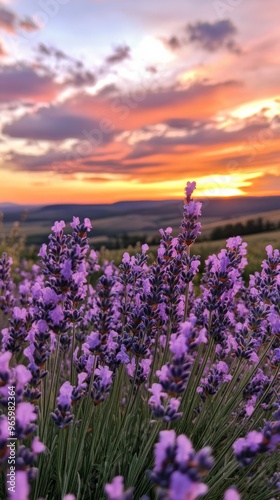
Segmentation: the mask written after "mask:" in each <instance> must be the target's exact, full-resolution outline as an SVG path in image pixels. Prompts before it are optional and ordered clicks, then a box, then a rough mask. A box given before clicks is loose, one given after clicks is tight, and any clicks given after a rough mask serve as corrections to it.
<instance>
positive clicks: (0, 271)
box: [0, 252, 15, 314]
mask: <svg viewBox="0 0 280 500" xmlns="http://www.w3.org/2000/svg"><path fill="white" fill-rule="evenodd" d="M12 263H13V259H12V258H11V257H8V256H7V254H6V253H5V252H4V253H3V254H2V257H1V258H0V310H1V311H4V313H5V314H8V313H9V312H10V310H11V308H12V307H13V305H14V302H15V299H14V295H13V290H14V283H13V280H12V279H11V266H12Z"/></svg>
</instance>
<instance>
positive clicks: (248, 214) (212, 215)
mask: <svg viewBox="0 0 280 500" xmlns="http://www.w3.org/2000/svg"><path fill="white" fill-rule="evenodd" d="M201 201H202V204H203V208H202V213H203V217H202V223H203V229H204V230H203V235H204V237H205V236H209V235H210V234H211V231H212V230H213V229H214V228H215V227H217V226H218V225H222V226H224V225H225V224H227V223H228V222H229V221H230V222H232V223H236V222H238V221H241V220H242V221H243V222H245V221H246V220H248V219H250V218H257V217H261V216H263V218H264V219H267V220H271V219H273V220H274V221H276V220H277V219H278V216H279V214H280V197H278V196H270V197H262V198H257V197H248V198H247V197H246V198H225V199H222V198H209V199H207V200H201ZM0 211H2V212H3V214H4V230H5V231H8V230H9V229H10V227H11V224H12V223H13V222H15V221H20V220H22V215H23V214H24V220H23V222H21V223H20V225H21V228H22V232H23V234H25V235H26V236H27V241H28V242H29V243H35V244H40V243H42V242H43V241H46V240H47V236H48V234H49V233H50V228H51V226H52V224H53V222H54V221H56V220H61V219H63V220H65V221H66V222H68V223H69V222H70V221H71V220H72V218H73V216H74V215H75V216H77V217H80V218H81V219H83V218H84V217H89V218H90V219H91V220H92V224H93V231H92V233H91V235H92V238H95V239H96V241H97V240H98V241H99V242H102V241H104V242H107V241H108V239H110V238H113V239H114V238H115V239H116V238H119V236H121V237H122V238H124V237H125V241H127V237H130V238H137V237H141V238H142V237H144V236H145V237H147V238H148V239H151V238H153V237H154V236H156V235H158V230H159V229H160V228H161V227H167V226H171V227H173V228H174V232H176V231H178V228H179V226H180V222H181V219H182V211H183V200H166V201H164V200H163V201H145V200H143V201H122V202H118V203H113V204H96V205H89V204H87V205H81V204H61V205H60V204H56V205H46V206H29V207H24V206H16V205H9V204H2V205H1V204H0ZM279 218H280V217H279ZM278 220H279V219H278ZM128 239H129V238H128Z"/></svg>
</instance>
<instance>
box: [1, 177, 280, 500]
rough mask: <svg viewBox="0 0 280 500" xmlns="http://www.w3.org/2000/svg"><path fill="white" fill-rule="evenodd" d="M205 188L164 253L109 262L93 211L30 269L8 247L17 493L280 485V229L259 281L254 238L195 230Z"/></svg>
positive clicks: (123, 495) (162, 498)
mask: <svg viewBox="0 0 280 500" xmlns="http://www.w3.org/2000/svg"><path fill="white" fill-rule="evenodd" d="M194 188H195V183H188V185H187V188H186V202H185V205H184V210H183V221H182V226H181V231H180V233H179V235H178V236H177V237H176V238H173V236H172V234H171V231H170V229H167V230H166V231H161V242H160V245H159V248H158V249H157V251H156V250H155V249H153V252H154V259H152V261H153V262H150V263H149V261H148V252H149V251H150V250H149V249H148V246H147V245H143V246H142V247H141V246H140V248H139V252H138V253H137V254H136V255H135V256H132V257H131V256H130V255H129V253H128V252H124V254H123V255H122V257H121V261H120V263H119V265H115V263H113V262H110V260H111V258H112V257H113V253H112V252H111V253H109V257H110V258H109V260H108V261H107V262H104V261H103V262H102V263H100V261H99V260H98V256H97V255H96V254H95V252H92V251H90V247H89V240H88V232H89V231H90V229H91V222H90V220H89V219H85V220H84V221H83V222H80V220H79V219H78V218H77V217H74V218H73V221H72V223H71V234H69V231H67V232H65V231H64V230H65V224H64V222H63V221H60V222H56V223H55V224H54V225H53V227H52V234H51V236H50V238H49V240H48V243H47V244H44V245H43V246H42V247H41V249H40V262H39V265H36V266H33V267H32V268H29V267H26V266H25V265H24V263H22V265H21V267H19V269H18V270H17V271H16V273H17V283H14V282H13V279H12V274H11V264H12V263H11V260H10V259H9V258H8V257H7V255H5V254H3V255H2V257H1V258H0V279H1V295H0V306H1V310H2V324H1V354H0V466H1V469H0V476H1V478H0V479H1V481H0V497H1V498H6V497H8V498H9V500H38V499H39V498H40V499H45V500H47V499H52V500H61V499H63V500H75V499H77V500H90V499H92V498H94V499H96V500H103V499H105V498H106V499H107V500H132V499H134V500H140V499H141V500H195V499H197V498H198V497H199V498H201V496H203V497H204V498H205V500H222V499H223V500H240V499H243V500H248V499H251V498H252V499H254V500H272V498H275V499H277V500H278V499H279V498H280V493H279V487H280V472H279V460H278V459H279V454H278V449H279V444H280V399H279V369H280V310H279V304H280V286H279V285H280V283H279V276H280V252H279V250H277V249H273V246H272V245H271V243H272V239H271V238H273V237H274V236H276V234H275V233H274V232H273V233H272V235H268V234H266V235H264V234H262V235H261V237H262V238H263V244H264V245H265V244H266V243H267V242H269V245H268V246H267V249H266V252H265V254H264V257H265V258H264V261H263V263H262V267H261V268H259V272H257V273H256V274H255V275H254V276H253V277H252V279H251V280H250V283H249V284H248V283H246V282H244V280H243V271H244V268H245V266H246V253H247V248H246V245H245V244H244V243H243V242H242V239H241V238H240V237H238V236H237V237H233V238H229V239H228V240H227V241H226V242H225V241H223V242H216V243H211V245H210V244H208V243H207V244H206V246H205V247H203V246H202V244H201V245H198V244H196V243H195V241H196V238H197V236H198V234H199V231H200V211H201V205H200V203H199V202H195V201H193V200H192V198H191V196H192V193H193V190H194ZM245 239H246V238H245ZM248 239H249V250H250V252H251V251H253V250H255V247H257V245H256V241H257V239H256V237H255V236H253V237H250V238H248ZM258 239H259V238H258ZM221 243H222V244H221ZM215 245H216V248H217V247H218V251H219V253H218V255H216V254H213V255H212V256H211V257H210V258H209V259H208V260H207V262H206V265H205V266H204V270H203V273H202V275H201V274H198V268H199V259H198V258H197V257H196V256H195V255H194V254H199V253H201V254H202V253H203V252H204V251H205V252H207V255H208V254H209V253H210V254H212V253H213V251H214V250H215ZM260 245H261V243H259V244H258V246H260ZM210 247H211V248H210ZM221 247H223V250H222V251H220V249H221ZM250 255H252V254H249V259H250ZM115 258H116V257H115ZM256 258H257V259H260V260H262V255H261V253H260V251H258V252H257V254H256ZM116 260H117V259H116ZM194 283H195V284H196V285H195V286H194ZM198 285H200V286H198Z"/></svg>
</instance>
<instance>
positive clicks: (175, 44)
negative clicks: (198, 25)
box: [165, 35, 183, 50]
mask: <svg viewBox="0 0 280 500" xmlns="http://www.w3.org/2000/svg"><path fill="white" fill-rule="evenodd" d="M165 43H166V45H167V46H168V47H169V48H170V49H171V50H177V49H180V48H181V47H182V43H183V42H182V40H180V39H179V38H178V37H177V36H175V35H173V36H171V37H170V38H168V40H165Z"/></svg>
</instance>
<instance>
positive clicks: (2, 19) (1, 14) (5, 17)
mask: <svg viewBox="0 0 280 500" xmlns="http://www.w3.org/2000/svg"><path fill="white" fill-rule="evenodd" d="M16 22H17V16H16V15H15V14H14V13H13V12H12V11H10V10H8V9H6V8H5V7H2V6H0V28H1V29H3V30H5V31H7V32H8V33H14V32H15V28H16Z"/></svg>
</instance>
